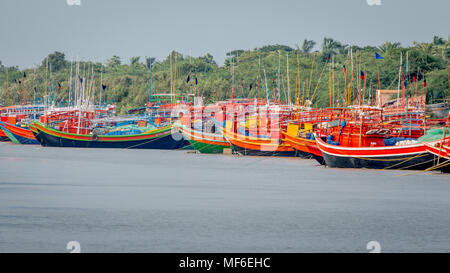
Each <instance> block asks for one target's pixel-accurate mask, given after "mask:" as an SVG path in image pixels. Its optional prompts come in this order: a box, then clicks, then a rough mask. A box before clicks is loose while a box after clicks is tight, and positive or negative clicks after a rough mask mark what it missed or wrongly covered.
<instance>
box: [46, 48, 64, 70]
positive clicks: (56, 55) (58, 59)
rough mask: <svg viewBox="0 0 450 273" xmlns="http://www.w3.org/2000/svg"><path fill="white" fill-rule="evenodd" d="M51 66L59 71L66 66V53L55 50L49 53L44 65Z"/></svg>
mask: <svg viewBox="0 0 450 273" xmlns="http://www.w3.org/2000/svg"><path fill="white" fill-rule="evenodd" d="M47 62H48V65H49V66H50V67H51V69H52V71H59V70H61V69H63V68H65V67H66V66H67V64H68V62H67V61H66V55H65V54H64V53H62V52H59V51H55V52H53V53H51V54H49V55H48V56H47V57H46V58H45V59H44V60H43V61H42V66H43V67H45V66H46V65H47Z"/></svg>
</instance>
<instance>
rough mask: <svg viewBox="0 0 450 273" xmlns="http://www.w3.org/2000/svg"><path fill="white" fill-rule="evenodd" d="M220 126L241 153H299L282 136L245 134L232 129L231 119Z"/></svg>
mask: <svg viewBox="0 0 450 273" xmlns="http://www.w3.org/2000/svg"><path fill="white" fill-rule="evenodd" d="M216 124H219V123H216ZM219 126H220V125H219ZM220 128H221V129H222V131H223V134H224V136H225V138H226V139H227V141H228V142H229V143H230V144H231V147H232V148H233V150H234V151H235V152H237V153H239V154H242V155H251V156H296V154H297V153H296V150H295V149H294V148H292V147H291V146H289V145H288V144H286V143H285V142H284V141H283V140H282V139H281V138H262V137H251V136H247V135H243V134H240V133H237V132H235V131H232V130H231V125H230V121H228V122H226V125H225V126H221V127H220Z"/></svg>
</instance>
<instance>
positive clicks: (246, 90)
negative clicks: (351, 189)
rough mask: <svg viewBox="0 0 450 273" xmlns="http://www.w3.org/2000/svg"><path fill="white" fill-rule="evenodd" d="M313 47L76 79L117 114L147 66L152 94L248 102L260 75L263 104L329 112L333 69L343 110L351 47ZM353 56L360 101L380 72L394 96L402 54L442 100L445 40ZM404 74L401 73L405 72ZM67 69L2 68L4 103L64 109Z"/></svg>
mask: <svg viewBox="0 0 450 273" xmlns="http://www.w3.org/2000/svg"><path fill="white" fill-rule="evenodd" d="M315 44H316V43H315V42H314V41H311V40H307V39H305V40H304V41H303V43H302V44H301V46H300V45H295V47H294V48H292V47H289V46H286V45H267V46H263V47H261V48H255V49H253V50H240V49H239V50H234V51H231V52H228V53H227V55H226V56H227V58H226V59H225V62H224V65H222V66H219V65H217V63H216V62H215V61H214V58H213V56H212V55H211V54H206V55H205V56H200V57H191V56H184V55H182V54H181V53H178V52H175V51H173V52H171V53H170V54H169V56H168V57H167V58H166V59H164V60H156V59H155V58H153V57H146V58H145V59H142V60H141V58H140V57H138V56H137V57H132V58H131V59H130V60H129V61H128V62H124V61H123V60H121V58H120V57H119V56H112V57H111V59H109V60H108V61H107V62H106V63H105V64H102V63H99V62H91V61H81V62H80V73H81V75H82V76H83V77H86V78H88V77H91V73H92V71H93V73H94V79H95V99H96V101H97V102H98V100H99V99H100V90H101V89H102V87H101V84H100V81H102V82H103V84H104V85H105V86H106V90H105V93H104V94H102V100H105V98H106V100H107V102H111V101H114V102H115V103H116V104H117V106H118V109H119V111H120V112H121V113H123V112H124V111H126V110H128V109H130V108H134V107H139V106H142V105H144V104H145V103H146V102H147V101H148V99H149V67H150V66H151V71H152V72H151V78H152V93H170V89H171V77H172V78H173V79H174V82H175V84H174V88H175V92H177V93H182V92H189V93H194V94H200V95H202V96H204V98H205V100H206V101H207V102H211V101H212V100H213V97H214V99H215V100H223V99H227V98H231V96H233V97H237V96H245V97H250V98H253V97H256V96H258V80H257V77H258V74H260V76H261V78H260V85H259V96H260V97H266V94H268V95H269V96H270V97H271V98H273V97H278V94H279V96H280V97H281V100H282V101H286V100H287V95H288V94H290V96H291V101H292V102H295V101H298V102H300V103H301V102H302V101H305V100H306V99H307V98H308V99H311V100H312V102H313V104H314V105H317V106H328V105H330V96H329V93H330V82H331V83H333V76H331V75H332V74H331V72H330V67H331V66H332V64H333V63H334V89H333V90H334V94H335V96H334V101H335V105H336V104H337V103H342V100H343V95H344V85H345V69H346V68H347V85H348V84H349V82H350V80H351V76H350V75H351V69H352V65H351V61H350V60H349V57H348V56H349V49H350V47H349V46H348V45H345V44H342V43H340V42H338V41H336V40H334V39H332V38H324V40H323V42H322V44H321V45H320V51H315V52H312V49H313V48H314V46H315ZM351 49H352V53H353V73H354V79H355V82H356V81H357V80H358V79H359V77H360V71H363V72H364V74H365V79H366V82H365V85H366V89H367V93H366V94H367V95H366V97H368V96H370V91H372V94H373V92H374V90H375V89H376V88H377V85H378V71H379V74H380V84H381V88H382V89H397V87H398V73H399V62H400V55H401V54H402V56H403V64H405V63H404V62H405V54H406V52H408V54H409V66H408V67H409V72H410V75H411V76H410V79H411V80H412V79H413V76H414V78H415V79H416V83H411V85H410V86H411V88H412V90H414V91H413V92H416V91H415V90H416V88H417V92H419V93H420V92H422V86H423V81H424V79H426V81H427V84H428V87H427V91H428V92H427V100H428V102H429V103H434V102H442V101H443V100H445V99H447V100H448V98H449V83H448V78H449V75H448V59H449V58H450V41H449V39H448V40H445V39H443V38H440V37H434V38H433V40H432V42H430V43H414V44H413V45H412V46H410V47H402V46H401V45H400V44H399V43H391V42H386V43H384V44H382V45H380V46H365V47H359V46H352V47H351ZM375 52H377V53H378V54H380V55H382V56H383V59H378V60H376V59H375ZM287 60H289V83H288V80H287V79H288V77H287V71H288V68H287ZM377 63H378V67H379V69H378V70H377ZM259 64H261V70H260V71H258V67H259ZM278 66H279V73H278V74H277V71H278ZM171 67H172V73H171ZM403 67H404V68H403V69H405V66H403ZM72 69H73V70H74V69H75V63H73V62H71V61H69V60H67V59H66V57H65V54H64V53H62V52H54V53H52V54H50V55H48V57H46V58H44V60H43V61H42V63H41V65H40V66H39V67H35V68H30V69H24V70H19V69H18V67H14V66H11V67H8V78H9V86H8V87H9V102H10V104H17V103H22V102H23V100H24V96H25V97H26V99H27V101H29V102H32V101H33V100H38V99H40V98H42V97H43V96H45V95H48V94H49V93H51V92H53V93H56V94H57V100H58V102H59V103H60V104H63V103H66V104H67V98H68V97H69V86H70V74H71V70H72ZM73 73H74V72H73ZM171 75H172V76H171ZM188 77H189V82H188V81H187V78H188ZM278 79H279V81H278ZM355 84H356V83H355ZM59 85H61V90H59ZM277 85H279V90H280V92H279V93H278V92H277ZM232 86H233V88H232ZM250 86H251V87H252V88H250ZM18 90H19V91H18ZM19 92H20V94H19ZM0 104H3V105H7V104H8V92H7V84H6V67H5V66H4V65H2V63H1V62H0Z"/></svg>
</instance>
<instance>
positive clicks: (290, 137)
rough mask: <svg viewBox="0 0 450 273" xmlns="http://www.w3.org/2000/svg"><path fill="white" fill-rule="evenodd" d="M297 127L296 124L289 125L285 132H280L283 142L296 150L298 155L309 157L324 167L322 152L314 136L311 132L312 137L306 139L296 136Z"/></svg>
mask: <svg viewBox="0 0 450 273" xmlns="http://www.w3.org/2000/svg"><path fill="white" fill-rule="evenodd" d="M298 131H299V125H297V124H289V125H288V128H287V131H286V132H284V131H282V132H281V133H282V134H283V136H284V141H286V143H287V144H289V145H290V146H291V147H292V148H294V149H295V150H297V151H298V152H299V153H302V154H304V157H308V156H311V157H313V158H314V159H315V160H317V162H319V164H321V165H324V164H325V160H324V159H323V156H322V152H321V151H320V149H319V147H317V144H316V140H315V138H314V134H313V133H312V132H311V133H309V134H311V136H312V137H310V138H306V136H305V137H303V136H299V135H298Z"/></svg>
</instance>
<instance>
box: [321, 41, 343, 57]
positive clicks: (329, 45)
mask: <svg viewBox="0 0 450 273" xmlns="http://www.w3.org/2000/svg"><path fill="white" fill-rule="evenodd" d="M343 47H344V46H343V45H342V44H341V43H340V42H338V41H335V40H334V39H333V38H326V37H325V38H323V43H322V53H323V54H324V55H328V54H336V53H338V52H339V51H340V50H341V49H342V48H343Z"/></svg>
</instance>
